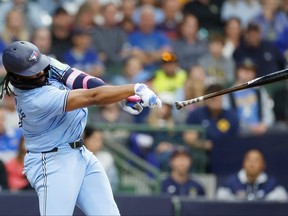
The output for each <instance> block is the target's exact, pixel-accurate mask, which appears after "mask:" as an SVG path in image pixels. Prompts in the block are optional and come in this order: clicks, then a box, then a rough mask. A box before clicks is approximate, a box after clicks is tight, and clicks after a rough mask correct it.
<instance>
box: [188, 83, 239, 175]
mask: <svg viewBox="0 0 288 216" xmlns="http://www.w3.org/2000/svg"><path fill="white" fill-rule="evenodd" d="M222 89H223V88H222V86H221V85H219V84H211V85H210V86H208V87H207V88H206V90H205V94H210V93H212V92H216V91H220V90H222ZM222 103H223V97H222V96H219V97H215V98H211V99H209V100H206V101H205V105H204V106H203V107H199V108H197V109H195V110H193V111H191V112H190V113H189V114H188V117H187V119H186V124H187V125H198V126H201V127H203V128H204V131H205V134H204V136H205V139H203V137H201V133H199V131H197V130H187V131H185V132H184V134H183V139H184V141H185V143H186V144H187V145H189V146H191V147H192V148H195V149H202V150H204V151H205V153H206V155H207V159H208V163H207V168H206V171H207V172H210V166H211V164H210V161H209V160H210V152H211V150H212V148H214V147H215V146H213V143H214V142H215V141H217V140H219V139H224V138H225V137H233V136H236V135H238V133H239V119H238V117H237V115H236V113H235V112H233V111H231V110H228V109H223V106H222ZM202 135H203V134H202Z"/></svg>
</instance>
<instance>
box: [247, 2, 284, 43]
mask: <svg viewBox="0 0 288 216" xmlns="http://www.w3.org/2000/svg"><path fill="white" fill-rule="evenodd" d="M260 2H261V6H262V13H260V14H259V15H258V16H256V17H255V18H254V19H253V20H252V22H255V23H257V24H258V25H259V26H260V29H261V37H262V39H263V40H267V41H271V42H275V41H277V40H278V38H279V35H281V33H282V32H283V31H284V30H285V28H287V26H288V18H287V16H286V15H285V14H284V13H283V12H282V11H280V10H279V7H280V0H260Z"/></svg>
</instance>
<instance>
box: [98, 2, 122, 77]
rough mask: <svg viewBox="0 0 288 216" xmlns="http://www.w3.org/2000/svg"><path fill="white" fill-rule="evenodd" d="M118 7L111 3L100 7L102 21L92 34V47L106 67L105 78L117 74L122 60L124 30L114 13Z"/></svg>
mask: <svg viewBox="0 0 288 216" xmlns="http://www.w3.org/2000/svg"><path fill="white" fill-rule="evenodd" d="M118 10H119V9H118V7H117V6H116V5H115V4H113V3H107V4H105V5H104V6H103V8H102V15H103V18H104V23H103V25H102V26H97V27H96V28H95V29H94V31H93V34H92V46H93V49H95V51H96V52H97V53H98V54H99V57H100V59H101V61H102V62H103V63H104V66H105V68H106V71H105V80H108V81H110V80H111V78H112V77H113V76H114V75H116V74H119V73H120V71H121V67H122V63H123V60H124V56H123V51H124V48H125V45H126V44H127V37H126V34H125V33H124V31H123V30H122V29H121V28H120V27H119V26H118V20H117V19H116V14H117V13H118Z"/></svg>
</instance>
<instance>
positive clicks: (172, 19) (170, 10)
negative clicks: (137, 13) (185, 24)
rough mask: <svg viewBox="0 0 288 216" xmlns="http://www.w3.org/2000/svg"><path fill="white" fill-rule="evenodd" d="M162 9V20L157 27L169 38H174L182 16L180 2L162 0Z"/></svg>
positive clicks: (177, 0)
mask: <svg viewBox="0 0 288 216" xmlns="http://www.w3.org/2000/svg"><path fill="white" fill-rule="evenodd" d="M162 10H163V13H164V20H163V21H162V22H161V23H160V24H159V26H158V28H159V29H160V30H161V31H163V32H165V34H166V35H167V37H168V38H169V39H170V40H175V39H177V37H178V31H179V24H180V22H181V20H182V18H183V14H182V12H181V4H180V2H179V0H164V1H163V2H162Z"/></svg>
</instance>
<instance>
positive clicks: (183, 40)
mask: <svg viewBox="0 0 288 216" xmlns="http://www.w3.org/2000/svg"><path fill="white" fill-rule="evenodd" d="M198 31H199V23H198V19H197V17H195V16H194V15H185V16H184V17H183V20H182V22H181V23H180V26H179V33H180V35H179V37H178V39H177V40H175V41H173V42H172V47H173V51H174V52H175V54H176V56H177V57H178V60H179V65H180V67H182V68H183V69H184V70H186V71H189V69H190V68H191V67H192V66H194V65H196V64H197V63H198V60H199V58H200V57H201V56H203V55H204V54H206V53H207V52H208V47H207V42H206V41H205V40H202V39H200V38H199V37H198Z"/></svg>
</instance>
